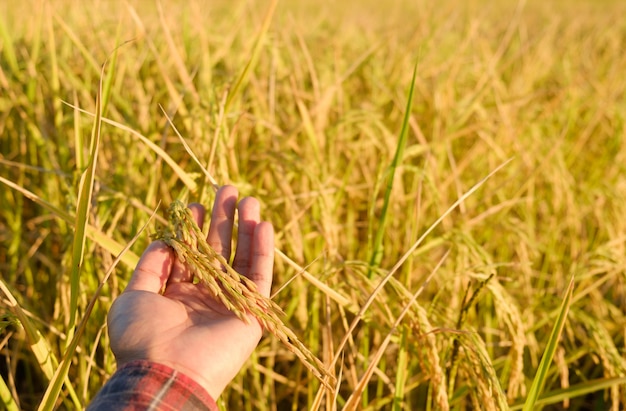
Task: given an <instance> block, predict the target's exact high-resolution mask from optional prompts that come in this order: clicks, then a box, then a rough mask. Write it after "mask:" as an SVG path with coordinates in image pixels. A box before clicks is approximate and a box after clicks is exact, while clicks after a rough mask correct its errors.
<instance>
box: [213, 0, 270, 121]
mask: <svg viewBox="0 0 626 411" xmlns="http://www.w3.org/2000/svg"><path fill="white" fill-rule="evenodd" d="M277 4H278V0H272V2H271V3H270V6H269V8H268V10H267V13H266V14H265V18H264V19H263V24H262V25H261V28H260V29H259V33H258V34H257V38H256V42H255V43H254V47H253V48H252V51H251V52H250V59H249V60H248V63H246V67H244V69H243V71H242V72H241V74H240V75H239V77H238V78H237V81H236V82H235V85H234V86H233V87H232V89H231V90H230V92H229V93H228V97H227V98H226V103H225V104H224V112H228V109H229V108H230V105H231V104H232V102H233V99H234V98H235V97H237V95H238V94H239V92H240V89H241V88H243V87H245V85H246V83H247V82H248V78H249V77H250V73H251V72H252V70H254V67H255V66H256V64H257V61H258V60H259V56H260V55H261V49H262V47H263V44H264V42H265V39H266V37H267V31H268V30H269V28H270V23H271V22H272V17H273V16H274V10H276V5H277Z"/></svg>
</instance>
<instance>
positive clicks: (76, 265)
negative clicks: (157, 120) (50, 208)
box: [68, 66, 104, 343]
mask: <svg viewBox="0 0 626 411" xmlns="http://www.w3.org/2000/svg"><path fill="white" fill-rule="evenodd" d="M101 76H102V78H101V80H100V86H99V89H98V94H97V96H96V116H95V119H94V125H93V129H92V131H91V142H90V147H89V158H88V162H87V169H86V170H85V171H84V172H83V173H82V175H81V177H80V181H79V186H78V204H77V207H76V215H75V216H74V242H73V244H72V271H71V273H70V286H71V288H70V290H71V291H70V312H69V325H68V336H69V337H68V343H69V340H71V337H72V335H73V332H74V326H75V324H76V315H77V314H78V293H79V292H80V291H79V285H80V273H81V267H82V265H83V256H84V249H85V240H86V237H87V236H86V231H87V224H88V220H89V209H90V206H91V195H92V193H93V185H94V181H95V177H96V165H97V163H98V150H99V147H100V129H101V126H102V121H101V118H102V81H103V78H104V66H103V67H102V72H101Z"/></svg>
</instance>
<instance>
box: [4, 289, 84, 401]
mask: <svg viewBox="0 0 626 411" xmlns="http://www.w3.org/2000/svg"><path fill="white" fill-rule="evenodd" d="M0 291H2V293H3V294H4V295H5V297H6V299H7V301H8V303H9V306H10V307H11V310H12V312H13V314H15V316H16V317H17V319H18V320H19V322H20V324H21V326H22V328H23V329H24V333H25V334H26V340H27V341H28V345H29V346H30V350H31V352H32V353H33V355H34V356H35V359H36V360H37V363H38V364H39V367H40V369H41V371H42V373H43V375H44V376H45V377H46V380H47V381H50V380H52V378H53V375H54V370H55V369H56V368H57V367H58V363H59V361H58V359H57V357H56V355H55V354H54V351H53V350H52V347H51V346H50V343H49V342H48V340H46V339H45V338H44V336H43V335H42V334H41V332H40V331H39V329H38V328H37V326H36V325H35V324H34V323H33V321H31V319H30V317H29V316H28V315H27V314H26V312H25V311H24V310H23V309H22V306H21V305H20V304H19V303H18V302H17V299H16V298H15V297H14V296H13V293H11V291H10V290H9V288H8V287H7V285H6V284H5V283H4V281H3V280H2V279H0ZM63 382H65V386H66V388H67V390H68V392H69V395H70V397H71V398H72V402H73V404H74V406H75V407H80V401H79V400H78V396H77V395H76V391H75V390H74V387H73V386H72V384H71V382H70V381H69V379H67V378H65V379H64V381H63ZM50 409H51V408H50Z"/></svg>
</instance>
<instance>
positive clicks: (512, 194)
mask: <svg viewBox="0 0 626 411" xmlns="http://www.w3.org/2000/svg"><path fill="white" fill-rule="evenodd" d="M381 3H385V4H384V5H382V4H381ZM495 3H496V2H490V1H486V0H484V1H483V0H473V1H468V2H465V4H463V5H460V2H456V1H453V0H446V1H437V2H427V1H408V0H395V1H390V2H376V1H356V0H347V1H342V2H331V1H309V0H305V1H282V2H278V3H277V4H272V3H270V2H269V1H268V2H265V1H263V2H252V1H233V2H230V1H206V2H205V1H199V0H198V1H189V2H183V1H176V2H174V1H172V2H165V1H163V2H161V3H160V5H159V3H156V2H152V1H128V2H122V1H109V2H107V1H93V2H80V1H70V0H66V1H41V2H39V1H30V0H25V1H22V2H19V3H16V2H9V1H2V2H0V177H1V180H0V182H1V184H0V204H1V207H0V272H1V275H2V277H1V279H2V284H1V285H2V287H1V288H2V289H1V290H0V291H1V292H0V307H1V308H0V315H1V316H2V321H1V322H0V375H1V377H2V379H1V380H0V394H1V397H2V399H3V402H4V406H5V408H7V409H26V410H28V409H37V408H38V407H39V405H40V402H41V399H42V397H43V395H44V393H45V392H46V390H49V388H50V387H51V385H52V384H53V383H51V382H50V381H53V382H54V381H57V380H58V379H59V377H58V376H55V375H54V371H55V370H56V369H57V364H58V361H61V359H62V358H63V356H64V353H66V350H67V345H68V336H71V335H72V334H73V332H72V329H73V324H75V319H77V320H78V321H80V320H81V319H83V318H85V316H86V313H87V306H88V304H89V301H90V299H91V298H92V297H93V296H94V295H95V292H96V289H97V287H98V284H99V282H100V281H102V280H103V278H104V274H105V272H106V271H107V269H108V268H109V267H110V266H111V265H112V264H113V261H114V259H115V257H116V256H117V253H119V252H120V250H121V248H120V247H123V246H125V245H126V244H128V243H129V241H130V240H131V239H132V238H133V237H134V236H135V235H136V234H137V233H138V232H139V229H140V228H141V227H142V226H143V225H144V224H145V223H146V222H147V221H148V220H149V218H150V215H151V213H152V210H154V209H156V208H157V206H158V205H159V204H160V208H159V211H158V213H157V216H158V217H157V218H156V219H155V221H153V222H151V223H150V224H149V227H148V229H147V232H144V233H142V234H141V235H140V236H139V238H138V240H137V242H136V243H135V244H134V245H133V246H132V247H131V249H130V251H129V252H127V253H125V254H124V257H123V259H122V262H121V263H120V264H119V265H118V266H117V267H116V268H115V271H114V272H113V275H112V276H111V277H110V278H109V279H108V280H107V281H106V283H105V285H104V287H103V289H102V292H101V293H100V295H99V296H98V297H97V302H96V305H95V307H94V310H93V312H91V313H90V315H89V317H88V321H87V323H86V329H85V332H84V334H83V335H82V336H81V338H80V339H79V343H78V345H77V347H76V349H75V351H74V352H71V355H69V359H70V360H71V363H70V367H69V371H68V378H67V380H66V381H67V382H66V384H65V385H64V386H63V387H62V389H61V391H60V393H59V395H58V399H57V400H55V403H56V406H57V407H58V408H59V409H77V408H80V407H83V406H85V405H86V404H87V403H88V402H89V400H90V399H91V398H92V397H93V396H94V395H95V393H96V392H97V391H98V389H99V388H100V387H101V386H102V384H103V383H104V381H106V380H107V378H108V377H109V376H110V375H111V374H112V373H113V372H114V371H115V361H114V358H113V356H112V354H111V352H110V350H109V348H108V339H107V333H106V313H107V310H108V308H109V306H110V304H111V302H112V300H113V299H114V298H115V297H116V296H117V295H118V294H119V293H120V292H121V291H122V290H123V288H124V286H125V284H126V282H127V280H128V278H129V275H130V273H131V272H132V268H133V266H134V263H135V262H136V261H137V256H138V255H140V254H141V252H142V250H143V248H144V247H145V246H146V245H147V244H148V243H149V241H150V239H149V235H148V234H149V233H154V232H155V231H156V229H157V228H158V227H159V226H160V225H161V224H163V221H164V219H163V216H164V215H165V214H164V210H165V208H166V206H167V204H169V203H170V202H171V201H172V200H173V199H176V198H183V199H185V200H186V201H201V202H203V203H205V204H210V203H211V201H212V198H213V197H212V196H213V190H212V187H211V184H210V182H209V180H208V178H207V177H206V175H205V174H204V173H203V171H202V168H201V167H200V166H199V165H198V164H197V163H196V162H195V161H194V160H193V159H192V156H191V155H190V153H189V152H187V151H186V150H185V148H184V145H183V144H182V143H181V140H180V139H179V137H178V136H177V135H176V132H175V129H176V130H178V132H179V133H180V134H181V135H182V137H183V138H184V140H185V141H186V143H187V144H188V145H189V147H190V148H191V150H192V151H193V153H194V154H195V155H196V156H197V158H198V159H199V161H200V163H201V164H202V165H203V166H204V167H205V168H206V170H208V171H209V172H210V174H211V175H212V176H213V177H214V178H215V179H216V180H217V182H218V183H219V184H226V183H228V184H234V185H235V186H237V187H238V188H239V190H240V192H241V193H242V194H243V195H254V196H256V197H258V198H259V199H260V200H261V202H262V207H263V208H262V209H263V218H264V219H266V220H269V221H271V222H272V223H273V224H274V227H275V229H276V234H277V236H276V237H277V248H278V249H279V250H280V251H281V252H282V253H284V256H283V255H279V256H277V261H276V269H275V287H274V289H275V290H277V291H278V290H280V291H279V292H278V293H277V294H276V295H275V297H274V298H275V300H276V301H277V302H278V304H279V305H280V306H282V307H283V308H284V309H285V311H286V313H287V319H286V320H287V322H288V324H289V325H290V326H291V327H292V329H293V330H294V332H296V333H297V334H298V335H299V336H301V337H302V340H303V341H304V342H305V343H306V344H307V345H308V346H309V347H310V348H311V349H312V350H313V351H314V352H315V353H316V354H317V355H318V356H319V357H320V358H322V359H323V360H324V361H325V362H326V363H327V364H330V363H331V361H332V360H333V357H336V358H337V363H336V365H335V366H334V372H335V375H337V377H338V380H339V385H338V387H337V392H336V394H335V395H334V396H330V395H321V391H320V390H321V388H320V384H319V382H318V381H316V380H315V378H314V377H313V376H312V375H310V374H309V373H308V372H307V370H306V369H305V368H304V367H303V366H302V365H301V364H299V363H298V361H297V360H296V358H295V357H294V356H293V355H292V354H290V353H289V352H288V351H287V350H286V349H285V348H284V347H283V346H281V345H280V343H279V342H278V341H277V340H276V339H275V338H272V337H271V336H267V337H266V338H264V339H263V340H262V342H261V343H260V345H259V348H258V350H257V351H256V353H255V355H254V357H253V358H251V360H250V361H249V362H248V364H247V365H246V367H245V368H244V369H243V370H242V372H241V373H240V375H239V376H238V377H237V378H236V379H235V381H233V383H232V384H231V386H230V387H229V388H228V389H227V391H226V392H225V393H224V394H223V396H222V397H221V398H220V401H219V403H220V406H221V407H222V408H223V409H230V410H301V409H326V410H331V409H344V408H345V409H363V410H378V409H393V410H401V409H404V410H447V409H451V410H471V409H474V410H477V409H485V410H498V409H508V408H510V409H522V407H523V404H524V403H525V402H527V398H528V396H529V393H530V392H531V391H532V383H533V380H534V379H535V375H536V374H537V371H538V370H539V369H540V360H541V358H542V356H543V354H544V353H546V352H547V349H548V348H547V347H549V346H550V344H549V342H550V335H551V331H552V329H553V326H554V324H555V323H557V319H558V318H559V314H561V313H563V312H564V311H563V310H562V309H561V307H562V302H563V301H564V299H565V298H566V297H567V296H568V295H569V294H568V291H567V290H568V284H569V283H570V279H571V278H572V277H573V279H574V287H573V290H572V292H571V297H570V300H567V301H568V304H567V308H569V312H568V313H567V317H566V321H565V323H564V326H563V330H562V333H561V334H560V336H559V339H558V345H557V346H555V350H554V357H553V359H552V360H551V361H550V362H549V363H548V365H549V368H547V370H546V371H547V372H546V374H545V378H544V386H543V390H542V394H541V396H540V399H539V400H538V402H537V404H536V405H535V409H539V408H541V407H544V409H547V410H548V409H549V410H561V409H571V410H609V409H610V410H620V409H624V407H626V389H625V388H624V387H625V385H626V352H625V350H626V342H625V338H626V221H625V220H624V217H623V216H624V215H626V201H625V196H626V146H625V143H626V141H625V137H626V122H625V121H626V95H625V89H626V76H625V75H624V73H626V53H625V52H624V51H625V50H626V20H625V19H624V15H625V12H626V4H624V3H623V2H620V1H593V0H588V1H583V0H578V1H574V2H566V1H538V0H528V1H526V2H521V3H518V2H513V1H503V2H497V4H495ZM264 22H267V23H269V25H268V26H264ZM107 58H108V62H107V65H106V67H105V69H104V77H103V81H104V104H103V116H104V118H105V119H106V120H105V122H104V123H103V125H102V130H101V133H100V146H99V155H98V157H97V159H98V161H97V163H96V164H95V165H96V168H95V183H94V190H93V194H92V197H91V199H90V201H89V203H90V209H89V213H88V222H89V226H90V227H91V228H88V229H87V237H88V238H87V242H86V245H85V260H84V264H83V266H82V267H81V270H80V272H79V276H77V275H76V274H72V258H73V257H72V250H73V244H75V243H74V235H75V233H76V232H77V230H76V226H77V224H82V223H84V221H83V222H82V223H81V222H76V219H75V217H74V216H75V215H76V210H77V204H78V203H79V198H80V197H79V190H78V187H79V184H80V178H81V174H82V173H83V172H84V170H86V169H87V167H88V166H89V159H90V153H89V147H90V139H91V130H92V128H93V124H94V117H93V115H92V114H93V113H94V112H95V108H96V107H95V99H96V95H97V92H98V82H99V80H100V73H101V67H102V65H103V64H104V63H105V61H107ZM416 64H417V71H416V79H415V85H414V93H413V103H412V105H411V107H410V112H409V113H410V116H409V118H408V129H407V131H408V133H407V134H406V141H405V142H404V144H403V143H402V140H401V139H400V136H401V130H402V124H403V116H404V114H405V110H406V106H407V101H408V97H409V88H410V85H411V77H412V74H413V69H414V67H415V66H416ZM78 108H80V109H82V110H85V111H86V112H87V113H84V112H81V111H79V109H78ZM166 114H167V116H169V117H170V118H171V119H172V122H173V125H171V124H169V123H168V120H167V117H166ZM174 128H175V129H174ZM149 143H151V144H149ZM397 153H399V154H400V155H401V156H400V158H399V161H398V164H397V166H396V167H391V164H392V161H393V159H394V156H396V154H397ZM508 160H510V162H508V163H506V162H507V161H508ZM505 163H506V164H505ZM172 164H174V165H177V166H179V168H176V167H175V166H173V165H172ZM503 164H505V165H504V166H503V167H502V168H501V169H499V170H498V171H497V172H495V173H494V174H493V175H491V176H490V177H489V178H488V179H487V180H486V181H485V182H484V183H483V184H482V185H481V186H480V187H478V188H477V189H476V190H475V191H473V192H471V193H470V190H471V189H472V187H473V186H474V185H475V184H477V183H479V182H480V181H481V180H483V179H484V178H485V177H486V176H487V175H489V174H490V173H491V172H492V171H495V170H496V169H497V168H498V167H499V166H501V165H503ZM387 193H388V196H387ZM468 193H469V195H466V194H468ZM464 196H465V198H464V200H463V201H461V202H459V203H458V204H457V206H456V207H454V208H453V209H452V210H450V208H451V207H452V206H453V205H454V204H455V202H456V201H457V200H458V199H459V198H462V197H464ZM386 198H388V200H386ZM442 216H445V217H444V218H443V219H441V221H440V222H439V223H438V224H436V225H434V223H435V222H436V221H437V220H438V219H439V218H440V217H442ZM429 229H432V230H431V231H430V232H429V233H428V235H427V236H426V237H425V238H424V239H423V240H422V239H420V237H421V236H422V235H423V234H424V233H425V232H427V230H429ZM378 240H380V241H381V243H380V245H381V246H380V247H379V246H378ZM402 261H403V263H402V264H398V263H399V262H402ZM440 262H441V266H440V268H438V269H437V270H436V271H435V269H436V267H437V265H438V264H439V263H440ZM390 273H391V274H392V276H391V277H389V276H388V275H389V274H390ZM431 274H433V276H432V279H431V280H430V282H428V283H425V281H426V278H427V277H428V276H429V275H431ZM72 283H74V284H72ZM380 284H383V286H382V288H381V289H380V290H378V291H375V290H376V287H377V286H378V285H380ZM72 285H74V288H73V287H72ZM283 285H284V287H283ZM421 287H423V290H422V289H421ZM419 290H422V291H421V294H420V295H419V296H418V298H417V300H416V302H411V297H412V296H413V294H414V293H416V292H418V291H419ZM373 294H374V295H375V298H374V299H373V302H372V304H371V305H369V306H368V308H367V309H366V310H365V311H364V313H363V315H362V316H361V315H360V314H359V310H360V309H361V308H362V307H364V306H366V304H367V302H368V299H369V298H370V296H371V295H373ZM405 308H407V311H406V314H403V310H404V309H405ZM400 317H401V318H400ZM74 318H75V319H74ZM399 318H400V320H399V321H398V319H399ZM355 319H356V320H355ZM353 322H354V324H356V326H355V328H354V329H353V330H351V329H350V324H351V323H353ZM342 341H345V345H341V343H342Z"/></svg>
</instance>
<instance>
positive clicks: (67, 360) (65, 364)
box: [39, 207, 158, 411]
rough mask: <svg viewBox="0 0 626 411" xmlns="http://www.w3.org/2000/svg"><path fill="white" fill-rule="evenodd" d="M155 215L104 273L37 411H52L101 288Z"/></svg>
mask: <svg viewBox="0 0 626 411" xmlns="http://www.w3.org/2000/svg"><path fill="white" fill-rule="evenodd" d="M157 209H158V207H157ZM155 214H156V210H154V212H153V213H152V216H151V217H150V218H149V219H148V221H147V222H146V223H145V224H144V225H143V227H141V228H140V230H139V231H138V232H137V234H136V235H135V237H133V238H132V239H131V240H130V241H129V242H128V244H127V245H126V247H124V249H123V250H122V251H121V252H120V254H119V255H118V256H117V257H116V258H115V260H114V261H113V263H112V264H111V266H110V267H109V269H108V270H107V272H106V273H105V275H104V278H103V279H102V281H101V282H100V284H99V285H98V288H97V289H96V291H95V292H94V295H93V296H92V297H91V300H90V301H89V304H88V305H87V308H86V309H85V312H84V314H83V318H82V319H81V321H80V323H79V324H78V327H77V329H76V333H74V334H73V335H72V339H71V341H69V343H68V347H67V349H66V350H65V354H64V355H63V359H62V360H61V363H60V364H59V365H58V366H57V367H56V370H55V371H54V375H53V376H52V378H51V380H50V383H49V384H48V387H47V389H46V392H45V393H44V396H43V398H42V400H41V403H40V404H39V411H46V410H52V409H54V404H55V403H56V401H57V399H58V397H59V394H60V392H61V388H62V387H63V382H64V381H65V380H67V373H68V371H69V369H70V365H71V364H72V357H73V356H74V353H75V352H76V348H77V347H78V343H79V342H80V339H81V337H82V335H83V333H84V331H85V327H86V325H87V322H88V320H89V318H90V316H91V312H92V311H93V308H94V306H95V304H96V301H97V300H98V297H99V296H100V292H101V291H102V287H103V286H104V285H105V284H106V283H107V281H108V279H109V277H110V276H111V273H113V270H114V269H115V267H116V266H117V264H118V263H119V262H120V261H121V260H122V256H123V255H124V254H125V253H126V252H127V251H128V250H129V249H130V247H132V245H133V244H135V241H137V239H138V238H139V237H140V236H141V234H142V233H143V232H144V230H145V229H146V227H148V224H149V223H150V222H151V221H152V218H154V215H155Z"/></svg>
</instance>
